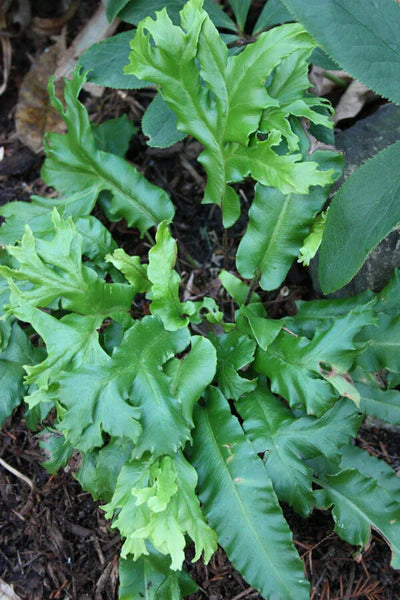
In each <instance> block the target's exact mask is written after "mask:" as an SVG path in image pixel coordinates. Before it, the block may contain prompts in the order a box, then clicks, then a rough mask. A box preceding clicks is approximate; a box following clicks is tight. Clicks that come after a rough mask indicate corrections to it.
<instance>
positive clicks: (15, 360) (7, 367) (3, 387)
mask: <svg viewBox="0 0 400 600" xmlns="http://www.w3.org/2000/svg"><path fill="white" fill-rule="evenodd" d="M34 356H35V355H34V350H33V348H32V346H31V343H30V341H29V339H28V337H27V336H26V334H25V333H24V331H23V330H22V329H21V327H20V326H19V325H18V324H17V323H14V324H13V326H12V331H11V335H10V339H9V342H8V345H7V347H6V348H5V350H3V352H2V353H1V354H0V425H2V424H3V422H4V421H5V419H7V417H9V416H10V415H11V413H12V411H13V410H14V408H16V407H17V406H18V405H19V404H20V403H21V401H22V398H23V395H24V391H25V386H24V382H23V380H24V375H25V370H24V365H29V364H31V363H32V362H33V361H34Z"/></svg>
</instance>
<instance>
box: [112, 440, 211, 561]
mask: <svg viewBox="0 0 400 600" xmlns="http://www.w3.org/2000/svg"><path fill="white" fill-rule="evenodd" d="M196 485H197V474H196V471H195V470H194V468H193V467H192V466H191V465H190V464H189V463H188V462H187V460H186V459H185V458H184V456H183V454H182V453H181V452H179V453H178V454H176V455H175V456H173V457H171V456H163V457H161V458H159V459H158V460H156V461H155V462H149V461H145V460H143V459H142V460H136V461H131V462H129V463H127V464H126V465H125V466H124V467H123V469H122V471H121V474H120V476H119V477H118V481H117V487H116V490H115V493H114V496H113V498H112V500H111V502H110V503H109V504H107V505H106V506H104V509H105V510H106V516H107V518H110V517H111V516H112V514H113V513H114V512H115V511H116V510H117V509H120V510H119V511H118V513H117V517H116V519H115V521H114V523H113V527H118V529H119V530H120V532H121V535H122V536H123V537H124V538H126V540H125V543H124V545H123V547H122V553H121V554H122V557H123V558H126V556H127V555H128V554H133V558H134V560H136V559H137V558H139V557H140V556H142V555H148V553H149V552H148V550H147V547H146V544H145V541H146V540H149V541H150V542H151V544H152V545H153V546H154V548H156V550H158V551H159V552H161V553H162V554H165V555H170V556H171V559H172V560H171V565H170V568H171V569H172V570H175V571H176V570H178V569H181V568H182V563H183V560H184V557H185V556H184V548H185V545H186V541H185V534H187V535H188V536H189V537H190V538H191V539H192V540H193V541H194V542H195V547H196V555H195V557H194V559H193V560H194V561H195V560H198V559H199V558H200V556H201V554H202V552H203V551H204V560H205V562H208V560H209V559H210V557H211V555H212V554H213V553H214V551H215V550H216V547H217V539H216V535H215V533H214V531H213V530H212V529H211V528H210V527H209V526H208V525H207V522H206V520H205V518H204V516H203V514H202V511H201V508H200V502H199V499H198V498H197V496H196V493H195V488H196Z"/></svg>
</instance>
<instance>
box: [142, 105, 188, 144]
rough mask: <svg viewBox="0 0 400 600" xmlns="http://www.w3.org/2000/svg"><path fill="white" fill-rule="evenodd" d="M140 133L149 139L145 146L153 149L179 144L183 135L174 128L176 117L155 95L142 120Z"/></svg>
mask: <svg viewBox="0 0 400 600" xmlns="http://www.w3.org/2000/svg"><path fill="white" fill-rule="evenodd" d="M142 131H143V133H144V135H145V136H147V137H148V138H149V139H148V140H147V144H148V145H149V146H152V147H153V148H167V147H168V146H172V145H173V144H176V142H179V141H180V140H182V139H183V138H184V137H185V134H184V133H182V132H181V131H178V130H177V128H176V115H175V113H174V112H173V111H172V110H171V109H170V108H169V106H168V104H167V103H166V102H165V100H163V98H162V96H161V94H157V95H156V96H155V97H154V98H153V100H152V101H151V103H150V104H149V106H148V107H147V109H146V112H145V113H144V115H143V118H142Z"/></svg>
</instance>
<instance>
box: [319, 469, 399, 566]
mask: <svg viewBox="0 0 400 600" xmlns="http://www.w3.org/2000/svg"><path fill="white" fill-rule="evenodd" d="M316 483H318V484H319V485H320V486H321V488H322V489H320V490H316V491H315V492H314V495H315V500H316V503H317V506H319V507H320V508H324V509H328V508H330V507H331V506H332V507H333V508H332V515H333V518H334V520H335V523H336V525H335V531H336V533H337V534H338V535H339V536H340V537H341V538H342V539H344V540H346V542H348V543H349V544H352V545H354V546H360V547H362V548H363V547H365V546H366V545H367V544H368V543H369V541H370V537H371V528H372V529H374V530H376V531H378V533H380V534H381V535H382V536H383V537H384V538H385V540H386V541H387V543H388V544H389V545H390V547H391V550H392V562H391V564H392V567H393V568H394V569H399V568H400V504H399V502H398V499H396V498H395V497H394V496H393V494H392V493H389V492H388V491H387V489H386V488H385V487H382V486H380V485H379V484H378V482H377V481H376V480H375V479H371V477H365V476H364V475H362V474H361V473H360V472H359V471H357V470H355V469H347V470H345V471H340V472H339V473H337V474H335V475H326V476H324V477H323V476H321V477H320V478H318V479H317V480H316Z"/></svg>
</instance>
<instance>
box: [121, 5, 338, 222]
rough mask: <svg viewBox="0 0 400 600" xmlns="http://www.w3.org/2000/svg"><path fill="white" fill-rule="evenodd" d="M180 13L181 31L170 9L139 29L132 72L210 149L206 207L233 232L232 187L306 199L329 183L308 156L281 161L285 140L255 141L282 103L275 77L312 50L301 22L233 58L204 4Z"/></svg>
mask: <svg viewBox="0 0 400 600" xmlns="http://www.w3.org/2000/svg"><path fill="white" fill-rule="evenodd" d="M180 14H181V25H182V28H181V27H178V26H176V25H173V23H172V21H171V20H170V19H169V17H168V15H167V13H166V11H161V12H160V13H157V17H156V20H155V21H153V20H152V19H149V18H148V19H146V20H145V21H143V22H142V23H140V25H139V27H138V30H137V34H136V36H135V38H134V40H133V41H132V43H131V48H132V51H131V54H130V64H129V65H128V66H127V67H126V69H125V71H126V72H127V73H134V74H136V75H137V76H139V77H146V78H147V79H150V80H152V81H154V82H155V83H157V84H158V85H160V86H161V90H160V92H161V94H162V97H163V98H164V100H165V102H166V103H167V104H168V106H169V107H170V108H171V109H172V110H173V111H174V112H175V114H176V115H177V128H178V129H179V130H180V131H182V132H184V133H186V134H189V135H192V136H194V137H196V138H197V139H198V140H199V141H200V142H201V143H202V144H203V146H204V147H205V150H204V151H203V152H202V153H201V155H200V156H199V162H200V163H201V164H202V165H203V166H204V168H205V170H206V172H207V186H206V190H205V195H204V198H203V202H204V203H216V204H218V205H221V206H222V210H223V219H224V225H225V226H231V225H232V224H233V223H234V222H235V220H236V219H237V218H238V216H239V204H238V199H237V197H236V195H235V192H234V191H233V190H232V188H229V186H228V187H227V185H226V184H227V183H229V182H235V181H240V180H242V179H243V177H246V176H247V175H248V174H251V175H252V177H253V178H255V179H257V180H261V181H263V183H265V184H269V185H277V186H278V187H279V188H280V189H282V190H283V191H285V192H286V191H288V190H289V191H295V190H296V191H301V192H304V193H306V192H308V189H309V187H310V185H319V184H325V183H327V182H328V181H330V180H331V173H329V172H321V171H318V170H317V166H318V165H317V164H316V163H311V162H309V163H307V164H305V163H302V162H299V161H301V158H302V157H301V155H280V156H278V154H276V153H275V151H274V150H273V149H272V147H273V146H276V145H277V144H279V142H280V137H279V135H275V136H274V135H273V134H271V135H270V137H269V138H268V140H264V141H258V140H257V139H252V143H250V142H249V137H250V135H251V134H253V133H255V132H256V131H257V128H258V124H259V121H260V118H261V114H262V111H263V110H264V109H265V108H266V107H267V106H270V105H271V103H272V104H276V103H277V101H276V100H273V99H271V98H270V97H269V96H268V93H267V91H266V89H265V81H266V79H267V77H268V75H269V74H270V73H271V71H273V70H274V69H275V67H277V65H279V63H280V62H281V61H282V60H283V59H284V58H285V56H288V55H289V54H291V53H292V52H294V51H296V50H298V49H299V48H309V50H310V52H311V49H312V45H313V44H312V42H311V40H310V38H309V37H308V36H307V35H306V34H305V33H304V32H303V30H302V29H301V28H300V27H299V26H298V25H296V24H294V25H288V26H285V27H283V28H277V29H273V30H271V31H269V32H266V33H264V34H262V35H260V36H259V38H258V39H257V41H256V42H255V43H253V44H249V45H248V46H247V47H246V48H245V50H244V51H243V52H242V53H240V54H239V55H237V56H229V57H228V52H227V49H226V47H225V45H224V43H223V42H222V40H221V38H220V36H219V34H218V32H217V30H216V29H215V27H214V26H213V24H212V22H211V20H210V19H209V17H208V15H207V13H206V12H205V11H203V10H201V0H190V1H189V2H188V3H187V4H186V5H185V7H184V9H183V10H182V11H181V13H180ZM150 37H151V38H152V40H153V42H154V44H153V45H150ZM204 84H205V85H204ZM235 142H236V143H235ZM225 197H226V200H227V207H226V209H225V208H224V200H225Z"/></svg>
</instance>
